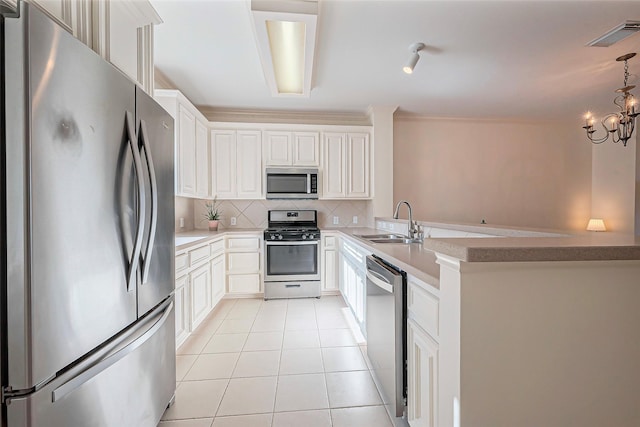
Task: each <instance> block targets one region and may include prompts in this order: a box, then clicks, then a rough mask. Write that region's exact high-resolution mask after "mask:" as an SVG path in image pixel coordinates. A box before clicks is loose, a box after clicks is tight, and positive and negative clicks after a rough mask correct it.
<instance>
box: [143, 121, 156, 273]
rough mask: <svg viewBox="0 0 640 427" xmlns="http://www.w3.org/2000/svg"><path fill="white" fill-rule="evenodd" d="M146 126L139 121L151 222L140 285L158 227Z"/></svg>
mask: <svg viewBox="0 0 640 427" xmlns="http://www.w3.org/2000/svg"><path fill="white" fill-rule="evenodd" d="M147 135H148V132H147V124H146V123H145V121H144V120H140V139H141V140H142V150H144V158H145V160H146V162H147V169H148V171H149V182H150V188H149V192H150V193H151V221H150V223H151V224H150V226H149V228H150V230H149V240H148V241H147V247H146V248H145V250H144V253H143V254H142V284H143V285H144V284H145V283H147V279H148V278H149V266H150V265H151V252H152V251H153V244H154V241H155V237H156V227H157V225H158V185H157V182H156V171H155V168H154V167H153V158H152V156H151V149H150V147H149V141H148V138H147Z"/></svg>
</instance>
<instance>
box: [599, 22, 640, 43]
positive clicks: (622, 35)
mask: <svg viewBox="0 0 640 427" xmlns="http://www.w3.org/2000/svg"><path fill="white" fill-rule="evenodd" d="M638 31H640V21H624V22H623V23H622V24H620V25H617V26H616V27H615V28H612V29H611V30H609V31H607V32H606V33H605V34H604V35H602V36H600V37H598V38H596V39H594V40H591V41H590V42H589V43H587V46H595V47H609V46H611V45H612V44H614V43H617V42H619V41H620V40H622V39H626V38H627V37H629V36H630V35H632V34H635V33H637V32H638Z"/></svg>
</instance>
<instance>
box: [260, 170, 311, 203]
mask: <svg viewBox="0 0 640 427" xmlns="http://www.w3.org/2000/svg"><path fill="white" fill-rule="evenodd" d="M266 172H267V177H266V179H265V182H266V186H267V189H266V190H267V191H266V195H267V199H317V198H318V169H298V168H267V170H266Z"/></svg>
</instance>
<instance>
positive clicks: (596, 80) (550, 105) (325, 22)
mask: <svg viewBox="0 0 640 427" xmlns="http://www.w3.org/2000/svg"><path fill="white" fill-rule="evenodd" d="M152 4H153V6H154V7H155V8H156V10H157V11H158V13H159V14H160V16H161V17H162V19H163V20H164V23H163V24H160V25H158V26H157V27H156V33H155V63H156V67H157V68H158V69H159V70H160V71H161V72H162V73H164V74H165V75H166V76H167V77H168V78H169V79H170V80H171V81H172V82H173V83H175V85H176V86H177V87H178V88H179V89H180V90H181V91H182V92H183V93H184V94H185V95H186V96H187V97H188V98H189V99H190V100H191V101H192V102H193V103H195V104H196V105H202V106H211V107H217V108H220V109H231V110H234V109H254V110H255V109H258V110H269V111H271V110H275V111H282V110H284V111H325V112H336V111H343V112H360V113H364V112H366V111H367V109H368V107H369V106H372V105H379V106H398V107H399V109H400V111H403V112H406V113H409V114H417V115H425V116H435V117H494V118H533V119H541V118H558V117H569V116H573V117H580V116H581V115H582V114H583V113H584V112H585V111H586V110H587V109H590V110H592V111H595V112H596V113H598V112H600V114H602V113H605V112H609V111H613V108H614V106H613V105H612V104H611V101H612V100H613V98H614V90H615V89H616V88H618V87H621V86H622V79H623V66H622V64H621V63H617V62H615V58H616V57H618V56H620V55H622V54H625V53H627V52H639V51H640V33H636V34H635V35H633V36H631V37H629V38H627V39H625V40H623V41H621V42H618V43H617V44H615V45H613V46H611V47H608V48H601V47H600V48H598V47H586V46H585V44H586V43H587V42H589V41H591V40H592V39H594V38H596V37H598V36H600V35H602V34H604V33H605V32H607V31H608V30H610V29H611V28H613V27H615V26H616V25H618V24H620V23H621V22H623V21H625V20H640V2H639V1H514V0H511V1H417V0H414V1H405V0H384V1H373V0H369V1H364V0H361V1H353V0H320V13H319V24H318V41H317V45H316V66H315V71H314V81H313V84H312V90H311V96H310V97H309V98H295V99H292V98H273V97H272V96H271V94H270V91H269V88H268V87H267V84H266V83H265V79H264V74H263V72H262V68H261V65H260V59H259V56H258V51H257V47H256V42H255V40H254V36H253V29H252V23H251V16H250V11H249V1H248V0H226V1H220V0H215V1H214V0H200V1H189V0H179V1H175V0H152ZM414 42H423V43H425V44H426V45H427V48H426V49H425V51H423V52H422V53H421V59H420V61H419V62H418V65H417V66H416V68H415V70H414V73H413V74H412V75H407V74H405V73H403V72H402V66H403V65H404V64H405V63H406V62H407V60H408V59H409V54H410V52H409V49H408V47H409V45H410V44H412V43H414ZM629 68H630V72H631V73H632V74H633V73H637V74H640V55H639V56H638V57H636V58H633V59H632V60H630V61H629ZM631 80H633V81H635V80H637V77H636V76H633V77H632V78H631ZM639 86H640V84H639ZM634 92H635V93H636V94H640V89H637V90H635V91H634Z"/></svg>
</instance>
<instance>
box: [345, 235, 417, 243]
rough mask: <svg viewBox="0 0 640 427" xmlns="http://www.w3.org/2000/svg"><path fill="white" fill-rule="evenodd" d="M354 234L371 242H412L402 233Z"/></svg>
mask: <svg viewBox="0 0 640 427" xmlns="http://www.w3.org/2000/svg"><path fill="white" fill-rule="evenodd" d="M355 236H356V237H359V238H361V239H364V240H368V241H370V242H371V243H402V244H408V243H414V241H413V240H411V239H410V238H408V237H407V236H404V235H402V234H356V235H355Z"/></svg>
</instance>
